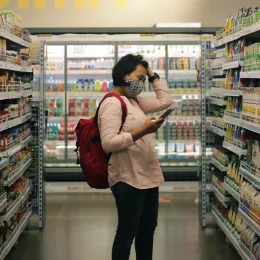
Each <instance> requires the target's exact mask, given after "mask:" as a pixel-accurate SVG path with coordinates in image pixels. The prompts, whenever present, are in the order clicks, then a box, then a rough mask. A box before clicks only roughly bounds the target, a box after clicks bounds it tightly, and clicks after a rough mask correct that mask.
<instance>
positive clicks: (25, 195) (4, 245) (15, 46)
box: [0, 10, 38, 260]
mask: <svg viewBox="0 0 260 260" xmlns="http://www.w3.org/2000/svg"><path fill="white" fill-rule="evenodd" d="M3 12H4V11H2V10H1V11H0V15H1V17H4V16H2V13H3ZM9 15H12V14H11V12H9ZM4 21H5V20H4ZM10 26H11V25H10V23H9V22H8V23H6V22H4V23H0V39H1V41H2V42H3V44H4V45H3V44H2V49H1V51H2V55H1V60H0V71H1V75H3V76H1V77H0V100H1V102H0V141H1V142H0V180H1V182H0V183H1V184H0V185H1V193H2V194H1V197H0V215H1V216H0V221H1V223H2V225H1V226H2V228H1V230H0V233H1V232H5V233H1V234H0V236H1V242H0V259H1V260H2V259H4V258H5V257H6V256H7V254H8V253H9V252H10V250H11V249H12V247H13V246H14V245H15V244H16V243H17V242H18V238H19V237H20V235H21V233H22V232H23V231H24V230H25V228H26V227H27V225H28V223H29V222H30V220H31V216H32V205H31V198H30V197H31V192H32V188H33V185H32V182H31V180H30V178H29V171H30V169H31V167H32V162H33V159H32V151H31V143H32V141H33V136H32V133H31V129H30V124H31V119H32V116H33V114H32V112H31V104H30V100H31V98H32V93H33V91H32V86H31V79H32V71H33V70H32V67H31V64H30V61H29V54H28V53H29V51H28V50H27V49H24V48H29V47H30V45H31V38H30V35H29V33H28V32H27V31H26V30H24V29H22V28H18V25H16V26H15V28H16V29H17V32H16V34H17V35H20V37H18V36H17V35H14V34H12V32H14V28H13V27H12V28H11V27H10ZM14 33H15V32H14ZM5 46H6V49H5ZM8 51H13V52H16V53H17V56H16V57H17V58H13V57H12V58H11V57H10V56H8V55H9V54H8ZM3 52H6V55H5V54H4V55H3ZM21 56H23V58H22V59H20V57H21ZM18 57H19V59H18ZM13 72H14V73H15V74H14V73H13ZM37 203H38V201H37ZM4 234H5V235H4Z"/></svg>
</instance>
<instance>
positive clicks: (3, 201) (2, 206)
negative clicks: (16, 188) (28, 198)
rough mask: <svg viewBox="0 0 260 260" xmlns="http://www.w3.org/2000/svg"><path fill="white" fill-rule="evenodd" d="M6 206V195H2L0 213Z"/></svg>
mask: <svg viewBox="0 0 260 260" xmlns="http://www.w3.org/2000/svg"><path fill="white" fill-rule="evenodd" d="M6 206H7V199H6V193H4V194H3V195H2V196H1V198H0V213H1V212H2V211H3V210H4V209H5V208H6Z"/></svg>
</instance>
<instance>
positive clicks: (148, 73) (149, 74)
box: [140, 56, 154, 78]
mask: <svg viewBox="0 0 260 260" xmlns="http://www.w3.org/2000/svg"><path fill="white" fill-rule="evenodd" d="M140 57H141V56H140ZM141 61H143V62H146V63H147V64H149V63H148V62H147V60H145V59H142V60H141ZM147 76H148V78H150V77H153V76H154V72H153V71H152V70H151V68H150V67H149V65H148V68H147Z"/></svg>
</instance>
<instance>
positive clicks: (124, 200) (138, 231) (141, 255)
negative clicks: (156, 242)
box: [111, 182, 159, 260]
mask: <svg viewBox="0 0 260 260" xmlns="http://www.w3.org/2000/svg"><path fill="white" fill-rule="evenodd" d="M111 190H112V192H113V194H114V197H115V200H116V206H117V211H118V227H117V233H116V237H115V240H114V245H113V250H112V260H128V259H129V256H130V251H131V245H132V243H133V240H134V238H135V249H136V259H137V260H152V258H153V237H154V231H155V228H156V226H157V218H158V206H159V188H158V187H157V188H152V189H145V190H140V189H136V188H134V187H132V186H130V185H128V184H126V183H123V182H119V183H117V184H115V185H114V186H112V188H111Z"/></svg>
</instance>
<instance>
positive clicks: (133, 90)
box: [125, 78, 144, 98]
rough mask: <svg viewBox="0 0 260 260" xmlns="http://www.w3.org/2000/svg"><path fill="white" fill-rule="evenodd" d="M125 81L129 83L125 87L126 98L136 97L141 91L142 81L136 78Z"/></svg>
mask: <svg viewBox="0 0 260 260" xmlns="http://www.w3.org/2000/svg"><path fill="white" fill-rule="evenodd" d="M126 82H127V83H129V86H127V87H125V90H126V96H127V97H128V98H133V97H136V96H138V95H139V94H140V93H141V92H142V91H143V88H144V83H143V82H141V81H138V80H132V79H131V78H129V79H128V80H127V81H126Z"/></svg>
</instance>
